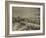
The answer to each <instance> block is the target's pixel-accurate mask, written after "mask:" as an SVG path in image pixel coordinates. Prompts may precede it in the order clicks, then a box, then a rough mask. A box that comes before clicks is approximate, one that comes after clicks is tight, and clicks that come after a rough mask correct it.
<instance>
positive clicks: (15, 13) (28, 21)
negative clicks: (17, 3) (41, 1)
mask: <svg viewBox="0 0 46 38" xmlns="http://www.w3.org/2000/svg"><path fill="white" fill-rule="evenodd" d="M12 30H13V31H29V30H40V8H31V7H12Z"/></svg>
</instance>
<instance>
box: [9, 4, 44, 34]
mask: <svg viewBox="0 0 46 38" xmlns="http://www.w3.org/2000/svg"><path fill="white" fill-rule="evenodd" d="M12 7H34V8H40V30H31V31H12ZM9 9H10V10H9V13H10V17H9V21H10V23H9V28H10V30H9V34H26V33H31V34H32V33H43V6H42V5H22V4H10V5H9Z"/></svg>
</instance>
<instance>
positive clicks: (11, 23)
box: [5, 1, 45, 37]
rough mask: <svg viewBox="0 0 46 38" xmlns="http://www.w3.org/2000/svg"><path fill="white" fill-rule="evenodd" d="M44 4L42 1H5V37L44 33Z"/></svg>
mask: <svg viewBox="0 0 46 38" xmlns="http://www.w3.org/2000/svg"><path fill="white" fill-rule="evenodd" d="M44 6H45V5H44V3H34V2H20V1H6V2H5V13H6V14H5V15H6V16H5V17H6V23H5V24H6V25H5V27H6V29H5V31H6V34H5V35H6V37H7V36H15V37H16V36H32V35H44V33H45V30H44V28H45V12H44V10H45V7H44Z"/></svg>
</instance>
